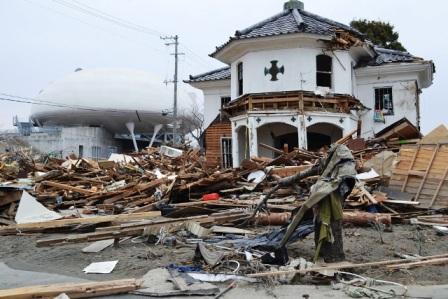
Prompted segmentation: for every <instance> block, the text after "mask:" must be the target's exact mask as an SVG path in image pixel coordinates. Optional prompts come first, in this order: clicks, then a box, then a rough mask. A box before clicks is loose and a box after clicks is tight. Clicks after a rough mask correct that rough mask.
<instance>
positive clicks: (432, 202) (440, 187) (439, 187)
mask: <svg viewBox="0 0 448 299" xmlns="http://www.w3.org/2000/svg"><path fill="white" fill-rule="evenodd" d="M447 175H448V166H447V167H446V168H445V171H444V172H443V175H442V178H441V179H440V182H439V185H437V189H436V192H435V193H434V195H433V197H432V199H431V203H430V204H429V208H431V207H432V206H433V204H434V202H435V201H436V198H437V196H438V195H439V192H440V189H442V186H443V183H444V182H445V180H446V176H447Z"/></svg>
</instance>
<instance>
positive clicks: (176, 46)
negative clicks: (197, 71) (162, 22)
mask: <svg viewBox="0 0 448 299" xmlns="http://www.w3.org/2000/svg"><path fill="white" fill-rule="evenodd" d="M160 38H161V39H164V40H167V39H168V40H174V42H172V43H166V44H165V45H167V46H170V45H174V53H171V55H174V78H173V81H169V82H172V83H174V103H173V144H176V135H177V69H178V62H179V59H178V58H179V55H184V53H179V36H178V35H177V34H176V35H175V36H165V37H160Z"/></svg>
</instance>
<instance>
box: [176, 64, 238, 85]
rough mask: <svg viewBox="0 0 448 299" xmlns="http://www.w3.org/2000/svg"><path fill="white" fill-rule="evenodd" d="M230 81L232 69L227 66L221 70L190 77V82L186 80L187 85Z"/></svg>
mask: <svg viewBox="0 0 448 299" xmlns="http://www.w3.org/2000/svg"><path fill="white" fill-rule="evenodd" d="M227 79H230V67H229V66H225V67H222V68H219V69H215V70H212V71H209V72H206V73H202V74H199V75H195V76H193V75H190V78H189V80H185V81H184V82H185V83H194V82H205V81H216V80H227Z"/></svg>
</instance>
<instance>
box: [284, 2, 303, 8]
mask: <svg viewBox="0 0 448 299" xmlns="http://www.w3.org/2000/svg"><path fill="white" fill-rule="evenodd" d="M293 9H300V10H303V9H304V5H303V2H302V1H298V0H289V1H288V2H285V3H284V4H283V10H293Z"/></svg>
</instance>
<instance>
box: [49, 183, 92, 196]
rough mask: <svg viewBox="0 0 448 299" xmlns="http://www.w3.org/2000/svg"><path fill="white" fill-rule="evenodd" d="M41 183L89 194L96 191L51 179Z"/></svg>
mask: <svg viewBox="0 0 448 299" xmlns="http://www.w3.org/2000/svg"><path fill="white" fill-rule="evenodd" d="M42 185H45V186H50V187H54V188H57V189H62V190H70V191H73V192H78V193H81V194H84V195H91V194H94V193H96V192H95V191H92V190H88V189H83V188H79V187H74V186H70V185H67V184H61V183H57V182H53V181H43V182H42Z"/></svg>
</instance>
